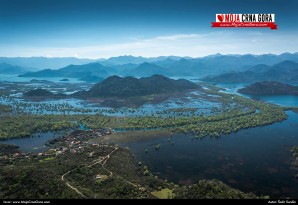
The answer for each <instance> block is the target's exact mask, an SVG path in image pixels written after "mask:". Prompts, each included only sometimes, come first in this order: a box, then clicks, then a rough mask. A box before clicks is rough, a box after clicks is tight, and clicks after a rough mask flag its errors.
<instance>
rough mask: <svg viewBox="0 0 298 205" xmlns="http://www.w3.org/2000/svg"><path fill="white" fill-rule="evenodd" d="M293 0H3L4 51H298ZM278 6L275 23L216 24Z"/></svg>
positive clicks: (87, 54)
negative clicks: (223, 16) (222, 17)
mask: <svg viewBox="0 0 298 205" xmlns="http://www.w3.org/2000/svg"><path fill="white" fill-rule="evenodd" d="M297 10H298V1H296V0H283V1H281V0H271V1H269V0H240V1H239V0H202V1H199V0H150V1H149V0H0V56H8V57H12V56H25V57H28V56H47V57H66V56H71V57H79V58H94V59H97V58H106V57H111V56H119V55H134V56H146V57H152V56H161V55H179V56H192V57H198V56H205V55H209V54H214V53H222V54H244V53H254V54H261V53H282V52H297V47H298V40H297V37H296V36H298V35H297V34H298V17H297V15H296V13H297ZM216 13H275V14H276V23H277V25H278V30H277V31H276V30H270V29H268V28H257V29H222V28H217V29H215V28H211V22H212V21H215V14H216Z"/></svg>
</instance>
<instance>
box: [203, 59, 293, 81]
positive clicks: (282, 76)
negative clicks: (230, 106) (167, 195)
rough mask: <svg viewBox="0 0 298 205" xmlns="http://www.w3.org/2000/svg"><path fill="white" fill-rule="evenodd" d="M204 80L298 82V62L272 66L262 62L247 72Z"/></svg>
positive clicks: (284, 62) (226, 74) (204, 79)
mask: <svg viewBox="0 0 298 205" xmlns="http://www.w3.org/2000/svg"><path fill="white" fill-rule="evenodd" d="M202 80H203V81H208V82H215V83H219V82H225V83H238V82H257V81H279V82H288V83H297V82H298V63H296V62H293V61H283V62H281V63H278V64H275V65H272V66H268V65H264V64H260V65H256V66H253V67H251V68H250V69H248V70H247V71H245V72H232V73H225V74H222V75H218V76H212V77H206V78H203V79H202Z"/></svg>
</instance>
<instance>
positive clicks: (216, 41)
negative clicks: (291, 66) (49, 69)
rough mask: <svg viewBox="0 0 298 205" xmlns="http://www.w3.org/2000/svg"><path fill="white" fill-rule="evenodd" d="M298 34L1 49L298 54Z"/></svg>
mask: <svg viewBox="0 0 298 205" xmlns="http://www.w3.org/2000/svg"><path fill="white" fill-rule="evenodd" d="M297 47H298V40H297V34H283V33H281V32H279V31H272V32H268V31H267V32H260V31H248V32H244V31H243V30H239V32H238V31H237V30H235V29H234V30H218V31H213V32H210V33H202V34H175V35H169V36H157V37H154V38H149V39H132V38H131V39H128V40H127V41H126V42H123V43H115V44H100V45H94V46H85V47H70V48H64V47H52V48H44V47H40V48H37V47H26V48H24V47H18V46H15V47H7V48H5V47H1V48H0V56H27V57H28V56H55V57H65V56H75V57H80V58H93V59H98V58H107V57H111V56H119V55H134V56H146V57H153V56H167V55H177V56H192V57H199V56H206V55H210V54H215V53H222V54H245V53H254V54H261V53H282V52H297Z"/></svg>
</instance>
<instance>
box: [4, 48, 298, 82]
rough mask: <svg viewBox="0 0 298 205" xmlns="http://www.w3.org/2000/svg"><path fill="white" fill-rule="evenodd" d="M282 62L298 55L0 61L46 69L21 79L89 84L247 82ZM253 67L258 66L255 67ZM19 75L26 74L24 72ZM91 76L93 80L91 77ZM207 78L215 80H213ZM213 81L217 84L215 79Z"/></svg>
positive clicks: (291, 59)
mask: <svg viewBox="0 0 298 205" xmlns="http://www.w3.org/2000/svg"><path fill="white" fill-rule="evenodd" d="M282 61H292V62H294V63H297V62H298V53H293V54H291V53H284V54H281V55H273V54H264V55H250V54H247V55H221V54H216V55H211V56H206V57H202V58H190V57H177V56H162V57H156V58H144V57H134V56H119V57H112V58H109V59H99V60H90V59H77V58H44V57H34V58H0V63H1V62H5V63H8V62H9V63H10V64H11V65H17V66H20V67H23V68H24V67H33V68H34V67H35V68H37V69H43V70H39V71H37V72H31V73H26V74H25V75H20V76H22V77H64V78H78V79H81V78H85V79H86V81H87V80H88V78H87V77H88V76H89V79H90V80H91V81H92V82H95V81H94V79H96V78H98V79H100V78H106V77H108V76H112V75H119V76H133V77H148V76H151V75H154V74H160V75H165V76H168V77H185V76H193V77H198V78H204V77H207V76H213V77H215V76H216V75H224V76H223V77H228V79H230V78H231V79H232V78H234V79H236V78H239V77H240V78H239V80H240V79H244V80H246V81H247V80H249V78H251V79H253V78H255V74H254V73H260V72H259V71H260V70H264V72H265V70H266V69H267V71H269V70H270V69H271V68H272V66H274V65H275V64H278V63H280V62H282ZM61 65H62V66H61ZM254 66H256V67H255V68H253V67H254ZM44 68H47V69H44ZM268 69H269V70H268ZM242 72H246V73H245V75H246V76H245V77H241V74H239V73H242ZM19 74H23V72H22V73H19ZM231 75H232V76H231ZM233 75H234V76H233ZM90 76H91V77H92V78H90ZM230 76H231V77H230ZM246 78H247V79H246ZM207 79H209V80H213V79H212V78H207ZM214 80H215V81H216V79H214ZM91 81H90V82H91ZM231 81H234V80H231ZM241 81H242V80H241Z"/></svg>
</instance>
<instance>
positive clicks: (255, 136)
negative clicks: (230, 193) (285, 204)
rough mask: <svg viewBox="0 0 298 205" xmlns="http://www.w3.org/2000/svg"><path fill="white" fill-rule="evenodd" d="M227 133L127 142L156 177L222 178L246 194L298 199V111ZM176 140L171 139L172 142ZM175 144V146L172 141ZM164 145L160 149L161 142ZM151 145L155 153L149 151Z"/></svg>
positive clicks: (184, 181)
mask: <svg viewBox="0 0 298 205" xmlns="http://www.w3.org/2000/svg"><path fill="white" fill-rule="evenodd" d="M287 114H288V115H289V119H288V120H286V121H284V122H281V123H275V124H273V125H270V126H266V127H258V128H252V129H247V130H241V131H240V132H237V133H234V134H231V135H228V136H222V137H221V138H218V139H215V138H204V139H202V140H196V139H192V136H190V135H183V134H182V135H176V136H174V137H172V138H171V137H170V136H161V137H160V138H154V139H147V140H140V141H137V142H129V143H123V144H121V145H122V146H127V147H129V148H130V149H131V151H132V152H133V153H134V155H135V156H136V159H137V160H139V161H142V162H143V164H144V165H148V166H149V167H150V170H151V171H152V172H153V174H154V175H158V176H160V177H161V178H165V179H168V180H169V181H174V182H176V183H180V184H191V183H193V182H196V181H198V180H200V179H213V178H215V179H219V180H222V181H223V182H224V183H226V184H229V185H231V186H232V187H234V188H238V189H240V190H242V191H246V192H254V193H256V194H258V195H270V196H272V197H294V198H297V197H298V181H297V179H295V177H294V176H295V174H296V173H297V170H294V169H293V167H292V166H291V163H292V161H293V157H292V155H291V152H290V151H289V148H290V147H291V146H293V145H298V115H297V114H295V113H293V112H287ZM169 139H170V141H169ZM172 142H174V145H172ZM157 144H160V149H159V150H158V151H156V150H155V145H157ZM145 149H148V150H149V152H148V153H145Z"/></svg>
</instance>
